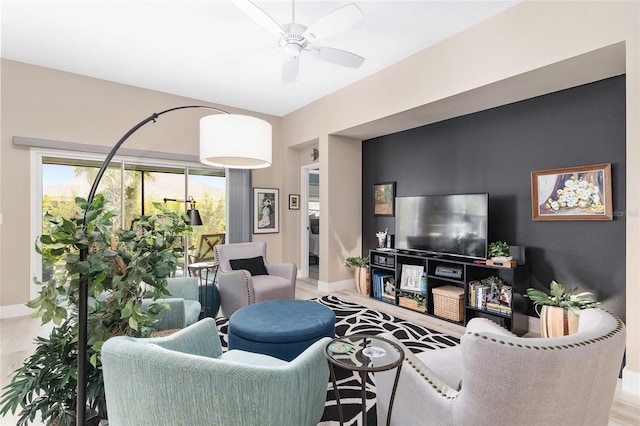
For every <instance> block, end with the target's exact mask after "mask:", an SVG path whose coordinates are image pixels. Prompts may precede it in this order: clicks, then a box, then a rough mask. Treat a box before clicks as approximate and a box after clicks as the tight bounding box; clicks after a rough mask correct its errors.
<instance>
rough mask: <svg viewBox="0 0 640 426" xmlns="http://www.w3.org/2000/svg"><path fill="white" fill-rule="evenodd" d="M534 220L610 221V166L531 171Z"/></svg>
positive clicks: (611, 216)
mask: <svg viewBox="0 0 640 426" xmlns="http://www.w3.org/2000/svg"><path fill="white" fill-rule="evenodd" d="M531 209H532V218H533V220H612V219H613V205H612V201H611V163H604V164H594V165H591V166H581V167H568V168H564V169H551V170H540V171H535V172H531Z"/></svg>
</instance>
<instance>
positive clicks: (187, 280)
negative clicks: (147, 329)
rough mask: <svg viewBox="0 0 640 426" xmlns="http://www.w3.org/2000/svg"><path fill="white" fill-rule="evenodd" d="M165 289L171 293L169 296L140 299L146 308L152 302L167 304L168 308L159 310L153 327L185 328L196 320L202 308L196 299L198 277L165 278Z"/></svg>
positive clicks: (160, 328) (166, 328) (159, 328)
mask: <svg viewBox="0 0 640 426" xmlns="http://www.w3.org/2000/svg"><path fill="white" fill-rule="evenodd" d="M167 289H168V290H169V292H170V293H171V297H168V298H165V299H157V300H153V299H143V300H142V307H143V308H144V309H148V308H149V306H151V305H152V304H154V303H166V304H167V305H169V308H168V309H163V310H162V311H160V313H159V314H158V316H157V317H156V323H155V324H154V326H153V328H154V329H156V330H169V329H172V328H185V327H186V326H188V325H191V324H194V323H195V322H196V321H198V318H199V317H200V312H201V310H202V306H201V304H200V302H199V301H198V292H199V287H198V278H196V277H180V278H167Z"/></svg>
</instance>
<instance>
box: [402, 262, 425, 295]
mask: <svg viewBox="0 0 640 426" xmlns="http://www.w3.org/2000/svg"><path fill="white" fill-rule="evenodd" d="M423 272H424V266H420V265H408V264H404V265H402V277H401V280H400V290H409V291H420V278H422V273H423Z"/></svg>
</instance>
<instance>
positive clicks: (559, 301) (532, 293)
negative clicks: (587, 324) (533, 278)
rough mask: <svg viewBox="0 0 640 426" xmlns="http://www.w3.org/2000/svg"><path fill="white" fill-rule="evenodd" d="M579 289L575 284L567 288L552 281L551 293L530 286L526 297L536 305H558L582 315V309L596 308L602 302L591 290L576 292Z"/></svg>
mask: <svg viewBox="0 0 640 426" xmlns="http://www.w3.org/2000/svg"><path fill="white" fill-rule="evenodd" d="M577 289H578V287H577V286H575V287H572V288H570V289H569V290H567V289H566V288H565V286H564V285H562V284H560V283H557V282H556V281H551V285H550V289H549V290H550V292H549V294H547V293H545V292H544V291H541V290H537V289H535V288H528V289H527V292H526V297H528V298H529V299H531V301H532V302H533V303H534V304H535V305H536V306H545V305H546V306H558V307H561V308H566V309H569V310H570V311H572V312H573V313H574V314H576V315H580V311H581V310H582V309H588V308H595V307H596V306H597V305H599V304H600V302H597V301H596V299H595V298H594V297H593V294H592V293H591V292H588V291H585V292H582V293H578V294H574V293H575V291H576V290H577Z"/></svg>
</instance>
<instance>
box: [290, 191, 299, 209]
mask: <svg viewBox="0 0 640 426" xmlns="http://www.w3.org/2000/svg"><path fill="white" fill-rule="evenodd" d="M289 210H300V196H299V195H298V194H289Z"/></svg>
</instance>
